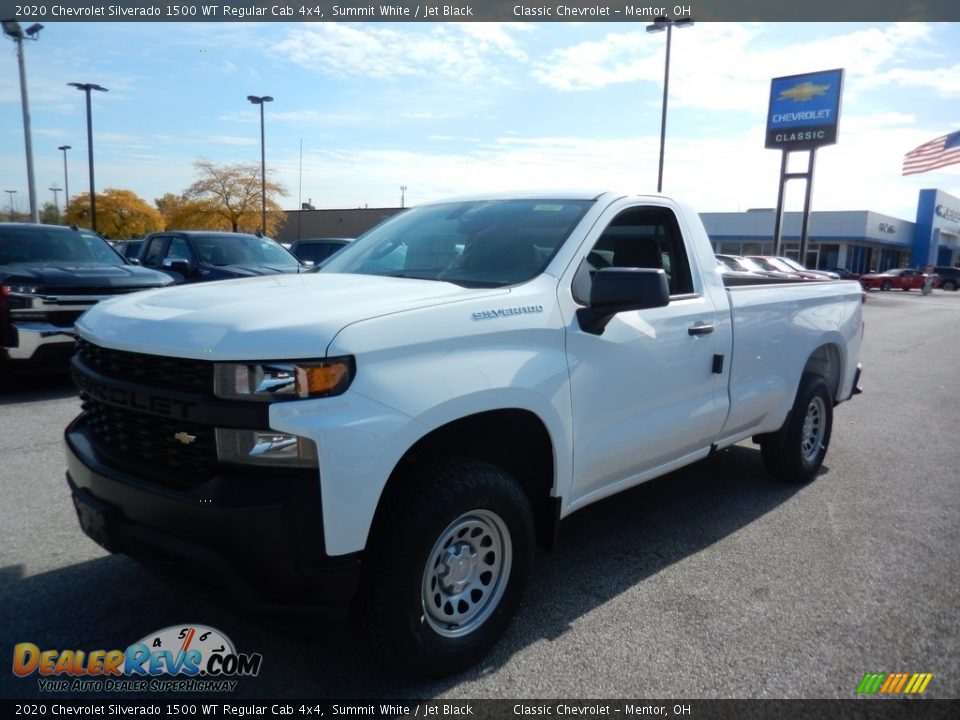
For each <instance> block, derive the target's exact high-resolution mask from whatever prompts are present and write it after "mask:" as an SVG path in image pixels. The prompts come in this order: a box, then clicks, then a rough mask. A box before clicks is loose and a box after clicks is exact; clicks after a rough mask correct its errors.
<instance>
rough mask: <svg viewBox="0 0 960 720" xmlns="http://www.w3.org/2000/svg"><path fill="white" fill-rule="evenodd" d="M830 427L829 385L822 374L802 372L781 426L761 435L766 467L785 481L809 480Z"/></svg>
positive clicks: (820, 460) (820, 458) (817, 467)
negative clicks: (772, 431)
mask: <svg viewBox="0 0 960 720" xmlns="http://www.w3.org/2000/svg"><path fill="white" fill-rule="evenodd" d="M832 429H833V399H832V398H831V397H830V389H829V388H828V387H827V383H826V381H825V380H824V379H823V378H822V377H821V376H819V375H813V374H810V373H805V374H804V375H803V377H802V378H800V387H799V388H798V389H797V397H796V399H795V400H794V402H793V408H792V409H791V410H790V414H789V415H787V419H786V421H785V422H784V424H783V427H782V428H780V430H778V431H777V432H775V433H769V434H768V435H764V436H761V438H760V454H761V457H762V458H763V464H764V465H765V466H766V468H767V471H768V472H770V474H772V475H775V476H776V477H778V478H780V479H781V480H786V481H788V482H795V483H805V482H810V481H811V480H813V478H815V477H816V476H817V473H819V472H820V466H821V465H823V459H824V458H825V457H826V455H827V447H828V446H829V445H830V433H831V431H832Z"/></svg>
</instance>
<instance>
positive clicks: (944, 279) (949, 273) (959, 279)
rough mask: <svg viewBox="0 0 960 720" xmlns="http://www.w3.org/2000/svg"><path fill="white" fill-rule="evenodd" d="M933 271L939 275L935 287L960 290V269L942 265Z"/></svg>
mask: <svg viewBox="0 0 960 720" xmlns="http://www.w3.org/2000/svg"><path fill="white" fill-rule="evenodd" d="M933 270H934V272H936V273H937V278H936V280H935V281H934V283H933V286H934V287H936V288H940V289H941V290H951V291H955V290H957V289H958V288H960V268H956V267H949V266H946V265H940V266H937V267H935V268H934V269H933Z"/></svg>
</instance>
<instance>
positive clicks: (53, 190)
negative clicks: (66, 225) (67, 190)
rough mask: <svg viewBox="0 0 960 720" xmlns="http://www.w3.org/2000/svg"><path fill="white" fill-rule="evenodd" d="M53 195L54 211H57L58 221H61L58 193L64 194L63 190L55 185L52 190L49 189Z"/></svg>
mask: <svg viewBox="0 0 960 720" xmlns="http://www.w3.org/2000/svg"><path fill="white" fill-rule="evenodd" d="M48 189H49V190H50V191H51V192H52V193H53V209H54V210H56V211H57V220H59V219H60V205H59V203H57V193H58V192H63V188H58V187H57V186H56V185H54V186H53V187H51V188H48Z"/></svg>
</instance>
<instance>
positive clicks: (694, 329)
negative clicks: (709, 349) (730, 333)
mask: <svg viewBox="0 0 960 720" xmlns="http://www.w3.org/2000/svg"><path fill="white" fill-rule="evenodd" d="M712 332H713V325H708V324H707V323H704V322H698V323H696V324H695V325H691V326H690V327H688V328H687V334H688V335H694V336H696V335H709V334H710V333H712Z"/></svg>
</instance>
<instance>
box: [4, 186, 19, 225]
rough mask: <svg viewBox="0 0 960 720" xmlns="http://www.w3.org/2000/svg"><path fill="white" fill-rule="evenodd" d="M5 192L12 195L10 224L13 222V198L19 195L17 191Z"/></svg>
mask: <svg viewBox="0 0 960 720" xmlns="http://www.w3.org/2000/svg"><path fill="white" fill-rule="evenodd" d="M4 192H5V193H7V194H9V195H10V222H13V196H14V195H16V194H17V191H16V190H4Z"/></svg>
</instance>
